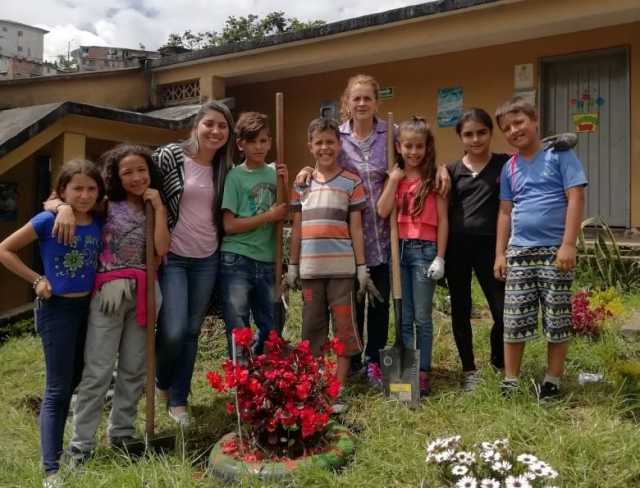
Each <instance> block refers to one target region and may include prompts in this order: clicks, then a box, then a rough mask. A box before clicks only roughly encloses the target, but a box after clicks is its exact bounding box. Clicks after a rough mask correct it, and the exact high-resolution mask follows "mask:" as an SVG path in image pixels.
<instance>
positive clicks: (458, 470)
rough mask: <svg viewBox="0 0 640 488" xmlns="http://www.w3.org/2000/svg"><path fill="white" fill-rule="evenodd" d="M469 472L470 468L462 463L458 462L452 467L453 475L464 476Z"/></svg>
mask: <svg viewBox="0 0 640 488" xmlns="http://www.w3.org/2000/svg"><path fill="white" fill-rule="evenodd" d="M468 472H469V468H467V467H466V466H464V465H462V464H456V465H455V466H453V467H452V468H451V474H452V475H453V476H464V475H465V474H467V473H468Z"/></svg>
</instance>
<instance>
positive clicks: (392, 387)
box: [380, 112, 420, 406]
mask: <svg viewBox="0 0 640 488" xmlns="http://www.w3.org/2000/svg"><path fill="white" fill-rule="evenodd" d="M395 160H396V158H395V150H394V131H393V113H391V112H389V114H388V115H387V165H388V167H389V170H391V169H392V168H393V165H394V164H395ZM389 223H390V226H391V283H392V296H393V313H394V319H395V320H394V322H395V329H396V339H395V342H394V344H393V346H392V347H390V348H388V349H381V350H380V369H381V370H382V384H383V386H384V393H385V395H386V396H387V397H389V398H393V399H396V400H401V401H403V402H407V403H409V404H410V405H411V406H417V405H418V404H419V403H420V382H419V376H418V370H419V367H420V351H419V350H417V349H415V348H414V349H410V348H407V347H405V345H404V342H403V341H402V333H401V331H400V326H401V324H402V286H401V284H400V249H399V246H398V221H397V210H396V206H395V205H394V207H393V210H392V211H391V216H390V217H389Z"/></svg>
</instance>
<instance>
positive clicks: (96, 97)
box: [0, 70, 149, 110]
mask: <svg viewBox="0 0 640 488" xmlns="http://www.w3.org/2000/svg"><path fill="white" fill-rule="evenodd" d="M148 86H149V83H148V81H147V80H145V76H144V73H143V72H142V71H141V70H127V71H121V72H118V71H115V72H114V71H111V72H105V73H91V74H88V75H82V74H81V75H68V76H56V77H50V78H34V79H30V80H25V81H7V82H3V83H0V106H2V107H12V108H13V107H26V106H29V105H42V104H45V103H53V102H62V101H73V102H81V103H90V104H95V105H105V106H108V107H114V108H122V109H127V110H136V109H140V108H143V107H147V106H148V102H149V90H148Z"/></svg>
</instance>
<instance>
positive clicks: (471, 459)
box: [456, 451, 476, 464]
mask: <svg viewBox="0 0 640 488" xmlns="http://www.w3.org/2000/svg"><path fill="white" fill-rule="evenodd" d="M456 459H457V460H458V462H459V463H460V464H473V463H475V462H476V455H475V454H474V453H472V452H468V451H460V452H458V453H456Z"/></svg>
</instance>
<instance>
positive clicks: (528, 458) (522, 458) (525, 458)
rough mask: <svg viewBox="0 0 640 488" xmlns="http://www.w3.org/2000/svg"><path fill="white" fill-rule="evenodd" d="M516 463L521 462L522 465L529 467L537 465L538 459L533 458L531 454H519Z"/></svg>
mask: <svg viewBox="0 0 640 488" xmlns="http://www.w3.org/2000/svg"><path fill="white" fill-rule="evenodd" d="M517 459H518V462H521V463H522V464H524V465H526V466H529V465H531V464H534V463H537V462H538V458H537V457H535V456H534V455H533V454H520V455H519V456H518V457H517Z"/></svg>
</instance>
